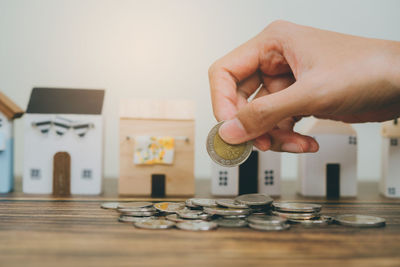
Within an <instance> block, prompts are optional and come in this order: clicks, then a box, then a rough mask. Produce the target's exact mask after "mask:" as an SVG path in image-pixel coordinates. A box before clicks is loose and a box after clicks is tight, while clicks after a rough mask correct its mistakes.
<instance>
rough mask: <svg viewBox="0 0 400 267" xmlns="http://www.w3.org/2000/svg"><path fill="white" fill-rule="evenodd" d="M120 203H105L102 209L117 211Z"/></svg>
mask: <svg viewBox="0 0 400 267" xmlns="http://www.w3.org/2000/svg"><path fill="white" fill-rule="evenodd" d="M118 205H119V203H118V202H105V203H101V205H100V207H101V208H102V209H112V210H115V209H117V208H118Z"/></svg>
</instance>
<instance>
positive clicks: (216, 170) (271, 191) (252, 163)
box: [211, 150, 281, 196]
mask: <svg viewBox="0 0 400 267" xmlns="http://www.w3.org/2000/svg"><path fill="white" fill-rule="evenodd" d="M211 175H212V176H211V178H212V179H211V192H212V194H213V195H215V196H236V195H242V194H249V193H264V194H268V195H271V196H279V195H280V181H281V156H280V153H278V152H273V151H267V152H262V151H258V150H254V151H253V152H252V154H251V155H250V157H249V158H248V159H247V160H246V162H244V163H243V164H242V165H240V166H236V167H230V168H229V167H223V166H220V165H218V164H217V163H215V162H212V171H211Z"/></svg>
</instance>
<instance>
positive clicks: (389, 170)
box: [380, 119, 400, 198]
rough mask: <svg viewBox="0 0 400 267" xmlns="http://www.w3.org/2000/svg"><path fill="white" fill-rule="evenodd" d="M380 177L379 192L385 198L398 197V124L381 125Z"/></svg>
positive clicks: (399, 186) (390, 122) (399, 164)
mask: <svg viewBox="0 0 400 267" xmlns="http://www.w3.org/2000/svg"><path fill="white" fill-rule="evenodd" d="M381 132H382V168H381V170H382V175H381V180H380V191H381V194H383V195H384V196H386V197H395V198H399V197H400V122H399V120H398V119H396V120H393V121H387V122H384V123H383V124H382V131H381Z"/></svg>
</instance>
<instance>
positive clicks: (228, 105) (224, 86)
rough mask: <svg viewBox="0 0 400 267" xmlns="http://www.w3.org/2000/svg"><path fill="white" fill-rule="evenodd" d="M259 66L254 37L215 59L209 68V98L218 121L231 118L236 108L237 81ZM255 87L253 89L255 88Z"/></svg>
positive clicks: (248, 75) (238, 98)
mask: <svg viewBox="0 0 400 267" xmlns="http://www.w3.org/2000/svg"><path fill="white" fill-rule="evenodd" d="M258 67H259V51H258V47H257V43H256V40H255V38H253V39H251V40H250V41H248V42H246V43H245V44H243V45H241V46H239V47H238V48H236V49H235V50H233V51H232V52H230V53H229V54H227V55H226V56H224V57H222V58H221V59H219V60H217V61H216V62H215V63H214V64H213V65H212V66H211V67H210V69H209V72H208V75H209V81H210V89H211V100H212V106H213V110H214V115H215V117H216V118H217V120H218V121H221V120H228V119H232V118H233V117H234V116H235V115H236V113H237V110H238V105H239V101H240V97H239V96H238V92H237V86H238V83H239V82H241V81H243V80H244V79H246V78H248V77H250V76H251V75H252V74H253V73H255V72H256V71H257V69H258ZM256 89H257V88H255V89H254V90H256Z"/></svg>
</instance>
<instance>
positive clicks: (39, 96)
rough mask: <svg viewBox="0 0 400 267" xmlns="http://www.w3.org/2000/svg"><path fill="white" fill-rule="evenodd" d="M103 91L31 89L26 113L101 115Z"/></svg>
mask: <svg viewBox="0 0 400 267" xmlns="http://www.w3.org/2000/svg"><path fill="white" fill-rule="evenodd" d="M103 100H104V90H88V89H68V88H33V89H32V93H31V98H30V99H29V104H28V108H27V111H26V113H51V114H101V111H102V109H103Z"/></svg>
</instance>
